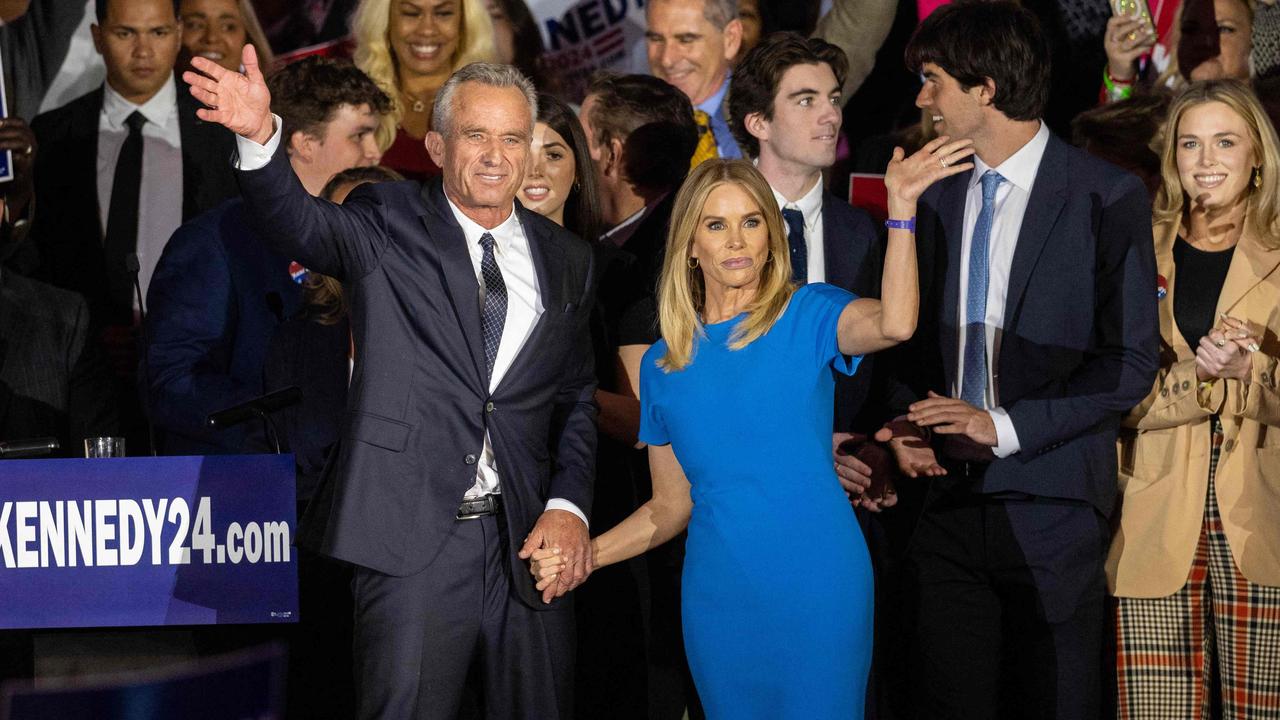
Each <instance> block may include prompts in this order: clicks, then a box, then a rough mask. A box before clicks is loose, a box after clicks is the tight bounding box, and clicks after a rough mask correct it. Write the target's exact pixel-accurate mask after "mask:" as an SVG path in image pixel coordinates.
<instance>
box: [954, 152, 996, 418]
mask: <svg viewBox="0 0 1280 720" xmlns="http://www.w3.org/2000/svg"><path fill="white" fill-rule="evenodd" d="M1002 182H1004V178H1003V177H1001V176H1000V173H998V172H996V171H995V170H988V171H987V172H985V173H983V175H982V210H981V211H980V212H979V213H978V224H977V225H976V226H974V228H973V241H972V242H971V243H970V244H969V288H968V291H967V293H966V295H965V312H964V317H965V320H964V369H963V371H962V376H961V377H962V378H963V382H962V384H961V386H960V399H961V400H964V401H965V402H967V403H969V404H970V405H972V406H974V407H977V408H985V407H986V406H987V284H988V279H989V276H988V268H987V256H988V255H989V254H990V251H991V247H990V246H991V225H992V223H993V222H994V221H995V216H996V189H997V188H999V187H1000V183H1002Z"/></svg>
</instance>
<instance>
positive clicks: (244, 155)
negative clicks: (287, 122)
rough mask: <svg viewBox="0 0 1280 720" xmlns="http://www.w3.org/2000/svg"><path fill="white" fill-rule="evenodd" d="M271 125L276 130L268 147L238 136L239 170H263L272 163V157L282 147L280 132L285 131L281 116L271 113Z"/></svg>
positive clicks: (268, 141) (237, 159) (237, 163)
mask: <svg viewBox="0 0 1280 720" xmlns="http://www.w3.org/2000/svg"><path fill="white" fill-rule="evenodd" d="M271 124H272V126H273V127H274V128H275V130H274V131H273V132H272V133H271V139H270V140H267V144H266V145H259V144H258V143H256V142H254V141H252V140H250V139H249V138H247V137H243V136H240V135H236V156H237V157H236V169H237V170H245V171H248V170H261V169H262V168H264V167H266V166H267V163H269V162H271V156H272V155H275V154H276V149H277V148H279V147H280V132H281V131H282V130H283V129H284V122H283V121H282V120H280V116H279V115H276V114H275V113H271Z"/></svg>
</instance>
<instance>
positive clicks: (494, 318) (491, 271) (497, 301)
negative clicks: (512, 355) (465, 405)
mask: <svg viewBox="0 0 1280 720" xmlns="http://www.w3.org/2000/svg"><path fill="white" fill-rule="evenodd" d="M480 247H481V248H483V249H484V255H483V256H481V258H480V277H481V278H482V279H484V308H483V309H481V311H480V331H481V332H482V333H483V334H484V366H485V380H486V381H488V380H490V379H491V378H492V377H493V361H494V360H496V359H497V357H498V345H499V344H501V343H502V326H503V325H506V324H507V284H506V283H505V282H503V280H502V271H501V270H499V269H498V261H497V260H495V259H494V257H493V236H492V235H490V234H489V233H485V234H484V235H481V236H480Z"/></svg>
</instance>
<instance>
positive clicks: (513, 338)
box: [236, 114, 589, 525]
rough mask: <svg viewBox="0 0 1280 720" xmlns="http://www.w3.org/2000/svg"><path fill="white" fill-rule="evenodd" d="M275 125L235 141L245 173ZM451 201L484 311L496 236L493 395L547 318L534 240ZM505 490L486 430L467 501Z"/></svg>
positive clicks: (512, 219) (264, 151) (267, 152)
mask: <svg viewBox="0 0 1280 720" xmlns="http://www.w3.org/2000/svg"><path fill="white" fill-rule="evenodd" d="M272 120H273V122H274V123H275V131H274V132H273V133H272V134H271V138H270V139H269V140H267V142H266V143H265V144H263V145H259V144H257V143H255V142H253V141H252V140H249V139H248V138H244V137H241V136H239V135H237V136H236V154H237V155H238V159H237V161H236V162H237V167H239V168H240V169H241V170H258V169H261V168H262V167H265V166H266V164H267V163H268V162H270V160H271V156H272V155H273V154H274V153H275V151H276V149H277V148H279V146H280V128H281V125H282V123H281V120H280V117H279V116H278V115H274V114H273V115H272ZM446 201H447V202H448V203H449V210H451V211H452V212H453V217H454V218H455V219H456V220H457V221H458V226H459V227H461V228H462V235H463V237H464V238H466V242H467V253H468V255H469V256H470V257H471V268H472V270H473V271H474V272H475V274H476V284H477V285H478V286H479V287H480V303H481V306H482V307H483V305H484V292H485V290H484V278H483V277H482V276H481V274H480V259H481V258H482V257H483V256H484V250H483V248H481V247H480V237H481V236H482V235H484V234H485V233H486V232H488V233H489V234H491V235H493V257H494V260H495V261H496V262H497V263H498V269H499V270H501V271H502V281H503V283H504V284H505V285H506V286H507V319H506V322H505V323H503V326H502V340H501V342H499V343H498V355H497V357H495V358H494V361H493V375H492V376H491V377H490V378H489V392H490V393H492V392H493V391H494V390H496V389H497V388H498V384H499V383H501V382H502V378H503V377H504V376H505V375H506V374H507V371H508V370H510V369H511V363H512V361H513V360H515V358H516V355H518V354H519V353H520V349H521V348H523V347H524V344H525V343H526V342H527V341H528V340H529V335H530V334H532V333H533V328H534V326H535V325H536V324H537V322H538V318H539V317H541V316H542V311H543V307H542V296H541V294H540V293H539V289H538V273H537V272H536V270H535V269H534V266H533V253H532V250H531V249H530V247H529V240H528V238H526V237H525V234H524V227H523V226H521V225H520V218H519V217H518V216H517V215H516V213H515V204H514V202H513V203H512V207H511V210H512V212H511V213H510V214H509V215H507V219H506V220H504V221H502V223H501V224H499V225H498V226H497V227H495V228H493V229H492V230H485V229H484V228H483V227H481V226H480V224H479V223H476V222H475V221H473V220H472V219H471V218H469V217H467V216H466V215H463V214H462V211H461V210H459V209H458V207H457V206H456V205H454V204H453V201H452V200H448V198H446ZM475 321H476V331H477V332H479V330H480V318H478V317H477V318H476V319H475ZM501 489H502V488H501V474H500V472H499V469H498V462H497V459H496V458H495V457H494V453H493V443H492V442H491V441H490V440H489V432H488V431H487V430H486V431H485V434H484V446H483V448H482V449H481V451H480V460H479V462H477V463H476V482H475V484H474V485H472V486H471V489H470V490H468V491H467V492H466V493H464V495H463V497H465V498H473V497H480V496H481V495H486V494H490V493H500V492H501ZM546 509H547V510H566V511H568V512H571V513H573V514H574V515H577V516H578V518H579V519H580V520H582V522H583V523H587V516H586V514H585V513H583V512H582V510H581V509H580V508H579V507H578V506H577V505H575V504H573V503H571V502H569V501H568V500H565V499H563V498H551V499H549V500H547V505H546ZM587 524H588V525H589V523H587Z"/></svg>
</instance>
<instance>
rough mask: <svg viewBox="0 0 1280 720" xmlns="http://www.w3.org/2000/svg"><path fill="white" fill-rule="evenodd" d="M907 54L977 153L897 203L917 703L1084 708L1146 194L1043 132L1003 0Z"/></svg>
mask: <svg viewBox="0 0 1280 720" xmlns="http://www.w3.org/2000/svg"><path fill="white" fill-rule="evenodd" d="M906 55H907V62H908V65H909V66H910V67H912V68H915V69H918V70H920V71H921V73H922V75H923V79H924V87H923V88H922V89H921V90H920V94H919V96H918V97H917V99H916V104H917V105H918V106H920V107H921V108H923V109H924V110H925V111H926V112H929V113H930V114H931V115H932V116H933V122H934V125H935V127H936V128H937V129H938V132H939V133H941V134H943V135H949V136H951V137H953V138H968V139H971V140H972V141H973V147H974V150H975V160H974V168H973V170H972V171H971V172H968V173H961V174H959V175H955V176H953V177H951V178H948V179H947V180H945V181H943V182H941V183H938V184H937V185H935V186H934V187H932V188H930V189H929V190H928V191H927V192H926V193H925V194H924V195H923V196H922V197H921V199H920V204H919V210H918V213H919V215H918V217H916V218H891V221H896V222H902V223H907V224H910V223H912V222H914V223H915V227H916V232H917V233H918V237H919V247H920V269H921V274H922V283H921V289H920V294H921V301H922V302H921V316H920V324H919V327H918V329H917V331H916V337H915V339H914V340H913V341H912V342H913V344H912V346H911V347H910V349H909V352H907V353H904V356H905V357H909V358H910V359H911V362H912V367H911V368H910V369H911V370H912V371H913V372H911V373H910V374H909V375H907V377H908V379H909V381H910V384H911V386H912V387H913V389H914V391H915V393H916V394H917V397H918V398H919V399H918V400H917V401H916V402H915V403H913V404H912V405H911V406H910V410H909V412H908V414H907V415H906V418H905V419H906V421H908V422H909V423H910V424H911V426H912V427H913V432H906V430H905V427H904V424H901V423H899V424H896V428H897V430H896V436H895V437H894V439H893V440H892V442H891V446H892V447H893V448H894V450H895V454H896V455H897V457H898V461H899V465H900V466H901V468H902V470H903V472H904V473H905V474H907V475H910V476H921V477H929V478H931V479H930V480H928V482H929V484H930V487H929V494H928V498H927V499H926V500H925V506H924V511H923V513H922V515H921V517H920V520H919V523H918V525H917V528H916V530H915V534H914V536H913V538H912V541H911V546H910V549H909V550H908V554H907V562H908V566H909V572H910V574H911V575H912V576H913V580H914V585H915V592H914V595H915V602H914V605H915V624H916V627H915V661H914V663H913V666H914V671H913V672H914V676H913V677H912V681H913V682H914V683H915V684H916V691H915V696H916V697H917V699H918V700H919V702H920V703H921V705H922V707H921V708H920V710H921V715H922V716H923V717H937V718H944V717H946V718H950V717H956V718H994V717H1017V718H1080V719H1082V720H1083V719H1085V718H1097V717H1100V716H1101V715H1102V714H1103V710H1102V690H1101V688H1102V674H1101V669H1100V667H1099V663H1100V661H1101V658H1102V654H1103V642H1102V640H1103V635H1102V633H1103V628H1104V624H1105V622H1104V604H1103V600H1104V596H1105V592H1106V586H1105V581H1104V578H1103V560H1104V558H1105V555H1106V551H1107V546H1108V538H1109V530H1108V527H1109V526H1108V522H1107V517H1108V515H1109V514H1110V512H1111V509H1112V507H1113V504H1114V501H1115V494H1116V454H1115V440H1116V429H1117V427H1118V425H1119V423H1120V417H1121V416H1122V414H1123V413H1124V412H1126V411H1127V410H1128V409H1129V408H1130V407H1132V406H1133V405H1134V404H1136V403H1137V402H1138V401H1139V400H1141V399H1142V398H1143V397H1144V396H1145V395H1146V394H1147V392H1148V391H1149V390H1150V388H1151V384H1152V382H1153V380H1154V378H1155V373H1156V367H1157V352H1158V350H1159V338H1158V336H1157V325H1156V322H1157V319H1156V274H1155V259H1154V255H1153V251H1152V239H1151V208H1150V204H1149V202H1148V199H1147V193H1146V190H1145V189H1144V187H1143V186H1142V183H1141V182H1140V181H1139V180H1138V179H1137V178H1135V177H1133V176H1132V175H1129V174H1127V173H1125V172H1123V171H1122V170H1120V169H1118V168H1116V167H1114V166H1111V165H1108V164H1106V163H1104V162H1102V161H1100V160H1097V159H1094V158H1092V157H1090V156H1088V155H1086V154H1085V153H1083V152H1082V151H1080V150H1077V149H1075V148H1072V147H1071V146H1069V145H1067V144H1066V143H1065V142H1063V141H1062V140H1060V139H1058V138H1057V137H1054V136H1053V135H1052V134H1051V133H1050V132H1049V130H1048V128H1047V127H1045V125H1044V123H1043V122H1042V121H1041V116H1042V113H1043V110H1044V107H1045V102H1046V99H1047V97H1048V93H1049V68H1048V62H1047V58H1048V49H1047V47H1046V44H1045V41H1044V38H1043V35H1042V34H1041V31H1040V29H1039V27H1038V25H1037V23H1036V20H1035V18H1034V16H1032V15H1031V13H1030V12H1029V11H1027V10H1025V9H1023V8H1021V7H1020V6H1018V5H1017V4H1015V3H1013V2H1009V1H1007V0H997V1H995V2H973V1H972V0H960V1H959V2H956V3H953V4H950V5H947V6H944V7H942V8H940V9H938V10H936V11H935V12H934V13H933V14H932V15H930V16H929V17H928V18H927V19H926V20H925V21H924V23H922V24H921V26H920V27H919V28H918V29H917V31H916V34H915V36H914V37H913V38H912V40H911V42H910V44H909V45H908V47H907V53H906ZM930 433H931V436H932V437H931V440H932V442H931V444H929V445H926V444H924V442H922V441H921V440H920V439H918V438H916V437H910V436H911V435H913V434H930ZM891 434H895V433H893V432H891V431H890V430H888V429H886V430H884V431H882V433H881V437H882V438H887V437H888V436H889V435H891Z"/></svg>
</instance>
